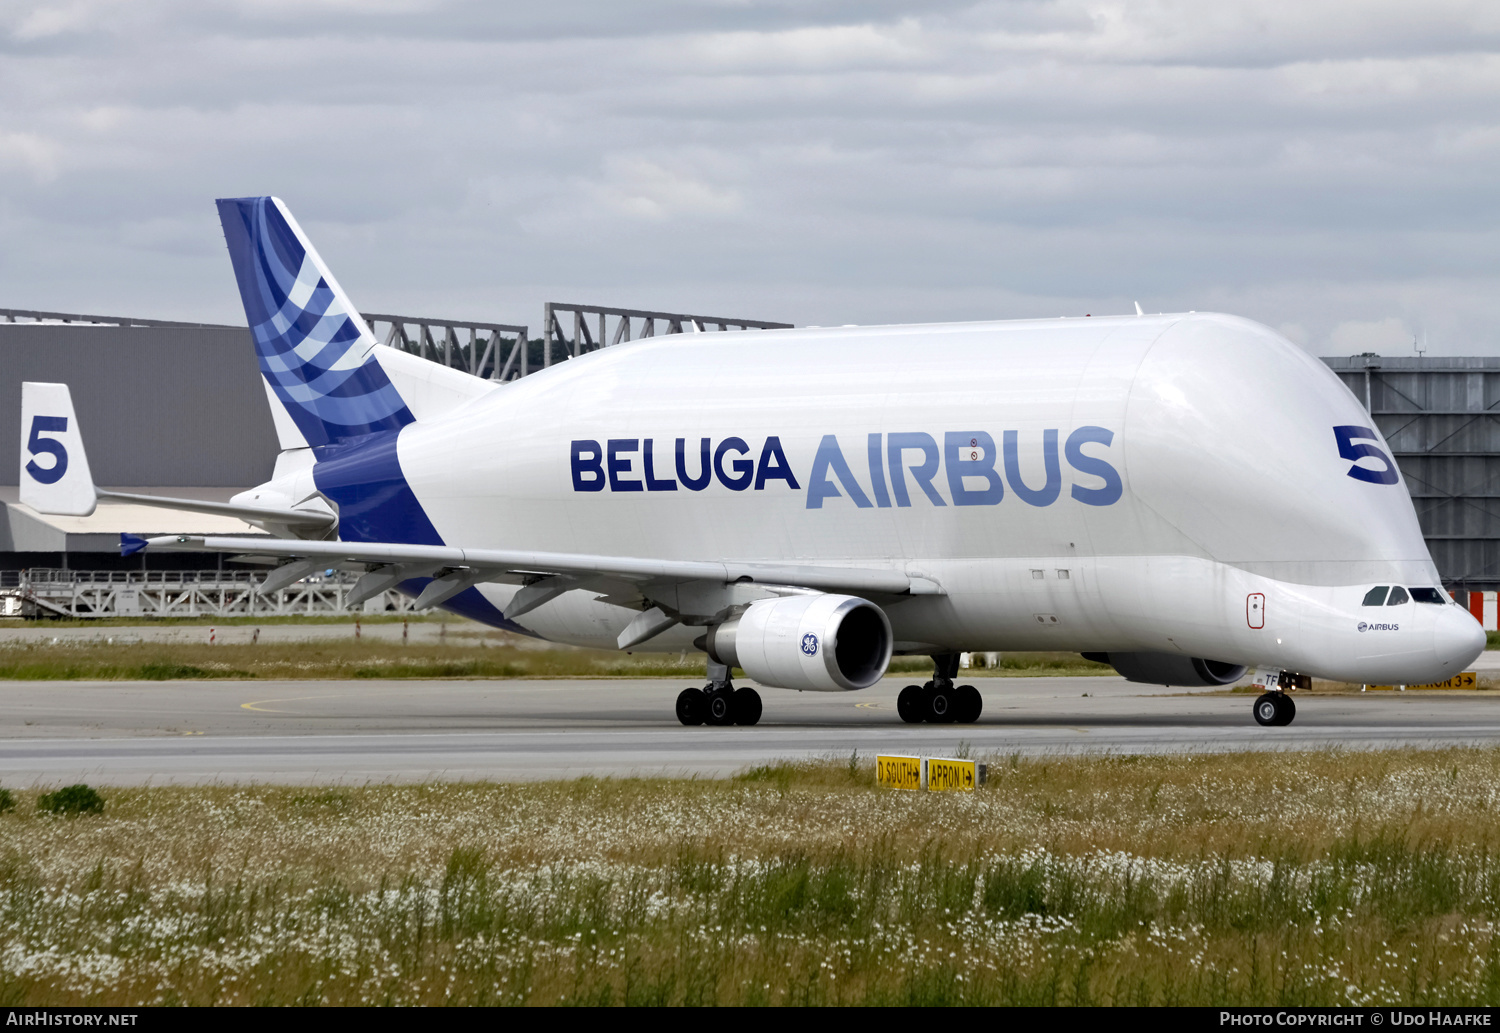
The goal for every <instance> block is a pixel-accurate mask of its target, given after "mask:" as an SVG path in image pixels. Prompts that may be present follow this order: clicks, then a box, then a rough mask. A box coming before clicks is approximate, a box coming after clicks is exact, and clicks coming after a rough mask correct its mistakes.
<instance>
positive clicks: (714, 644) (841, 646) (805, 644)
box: [698, 595, 892, 692]
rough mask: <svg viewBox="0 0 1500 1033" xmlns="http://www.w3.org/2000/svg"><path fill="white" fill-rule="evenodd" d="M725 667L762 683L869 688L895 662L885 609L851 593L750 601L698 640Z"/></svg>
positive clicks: (784, 686) (828, 688) (833, 688)
mask: <svg viewBox="0 0 1500 1033" xmlns="http://www.w3.org/2000/svg"><path fill="white" fill-rule="evenodd" d="M698 642H699V643H700V645H701V647H702V648H703V649H705V650H706V651H707V652H708V655H709V656H710V657H712V658H713V659H714V660H715V661H717V662H718V663H721V664H728V665H729V666H730V667H742V668H744V670H745V673H746V674H747V675H749V676H750V677H751V678H753V679H755V680H756V681H758V682H760V683H761V684H762V685H771V686H775V687H777V688H782V689H815V690H819V691H823V692H838V691H845V690H849V689H864V688H868V687H870V686H871V685H874V684H875V683H876V682H877V681H879V680H880V679H881V677H883V676H884V675H885V669H886V667H888V666H889V665H890V662H891V643H892V638H891V622H890V621H889V620H888V619H887V618H886V615H885V611H883V610H882V609H881V608H880V607H878V606H876V605H875V604H874V603H872V602H870V601H869V600H867V599H860V598H857V597H855V596H852V595H793V596H785V597H783V598H780V599H762V600H760V601H759V602H754V603H751V604H750V606H749V608H748V609H746V610H745V612H744V613H742V614H741V615H740V616H739V617H736V618H735V619H734V620H731V621H725V622H724V623H723V624H718V625H715V626H714V627H713V628H712V629H710V631H709V633H708V634H707V635H706V636H704V637H703V638H701V639H699V640H698Z"/></svg>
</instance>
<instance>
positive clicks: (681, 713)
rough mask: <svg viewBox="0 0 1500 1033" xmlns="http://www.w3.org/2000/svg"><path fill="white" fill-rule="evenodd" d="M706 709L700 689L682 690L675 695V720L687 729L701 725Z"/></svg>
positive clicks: (705, 702) (706, 705)
mask: <svg viewBox="0 0 1500 1033" xmlns="http://www.w3.org/2000/svg"><path fill="white" fill-rule="evenodd" d="M707 709H708V701H707V700H705V699H704V698H703V690H702V689H683V690H682V691H681V692H679V693H678V694H677V720H679V721H681V722H682V723H683V724H685V725H688V726H689V727H691V726H693V725H701V724H702V723H703V718H704V715H705V714H706V712H707Z"/></svg>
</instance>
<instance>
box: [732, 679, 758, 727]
mask: <svg viewBox="0 0 1500 1033" xmlns="http://www.w3.org/2000/svg"><path fill="white" fill-rule="evenodd" d="M760 711H761V706H760V693H758V692H756V691H755V690H754V689H750V688H744V689H735V690H734V723H735V724H737V725H753V724H755V723H756V722H757V721H759V720H760Z"/></svg>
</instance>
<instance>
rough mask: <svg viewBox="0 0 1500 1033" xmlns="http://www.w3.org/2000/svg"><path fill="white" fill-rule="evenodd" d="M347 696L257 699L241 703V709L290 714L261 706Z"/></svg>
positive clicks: (334, 694) (344, 693) (342, 693)
mask: <svg viewBox="0 0 1500 1033" xmlns="http://www.w3.org/2000/svg"><path fill="white" fill-rule="evenodd" d="M347 695H349V693H347V692H334V693H329V694H327V695H322V696H284V697H282V698H281V699H255V700H251V701H250V702H249V703H241V704H240V709H241V710H254V711H257V712H259V713H262V714H289V713H291V711H289V710H271V709H269V708H267V707H263V706H261V704H262V703H296V702H297V701H299V700H304V699H338V698H339V697H340V696H347Z"/></svg>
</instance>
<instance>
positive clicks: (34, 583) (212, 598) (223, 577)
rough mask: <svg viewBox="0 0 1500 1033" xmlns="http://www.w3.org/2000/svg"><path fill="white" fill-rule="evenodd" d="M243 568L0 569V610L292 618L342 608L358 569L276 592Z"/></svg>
mask: <svg viewBox="0 0 1500 1033" xmlns="http://www.w3.org/2000/svg"><path fill="white" fill-rule="evenodd" d="M264 579H265V578H264V575H262V574H261V573H259V572H258V571H249V570H224V571H219V570H170V571H158V570H152V571H121V570H56V569H48V570H21V571H15V570H8V571H0V614H3V615H6V616H21V617H70V618H87V617H293V616H310V615H311V616H327V615H330V614H341V613H347V612H348V607H347V605H346V604H345V599H346V598H347V596H348V594H349V590H350V589H351V588H353V587H354V583H355V582H356V581H357V580H359V576H358V575H357V574H350V573H345V572H342V571H334V572H333V573H332V574H330V575H326V576H324V575H319V576H315V577H311V578H307V579H306V580H303V581H299V582H297V583H296V584H294V585H290V586H288V587H287V588H283V589H281V590H279V591H276V592H267V593H262V592H260V591H257V588H258V586H259V585H260V583H261V582H262V581H263V580H264ZM413 601H414V600H413V599H412V598H411V597H410V596H405V595H402V594H401V593H400V592H396V591H389V592H385V593H382V594H381V595H378V596H375V597H374V598H373V599H369V600H366V601H365V602H364V603H363V604H362V605H361V606H360V608H359V609H360V612H362V613H407V612H410V611H411V610H412V603H413Z"/></svg>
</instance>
